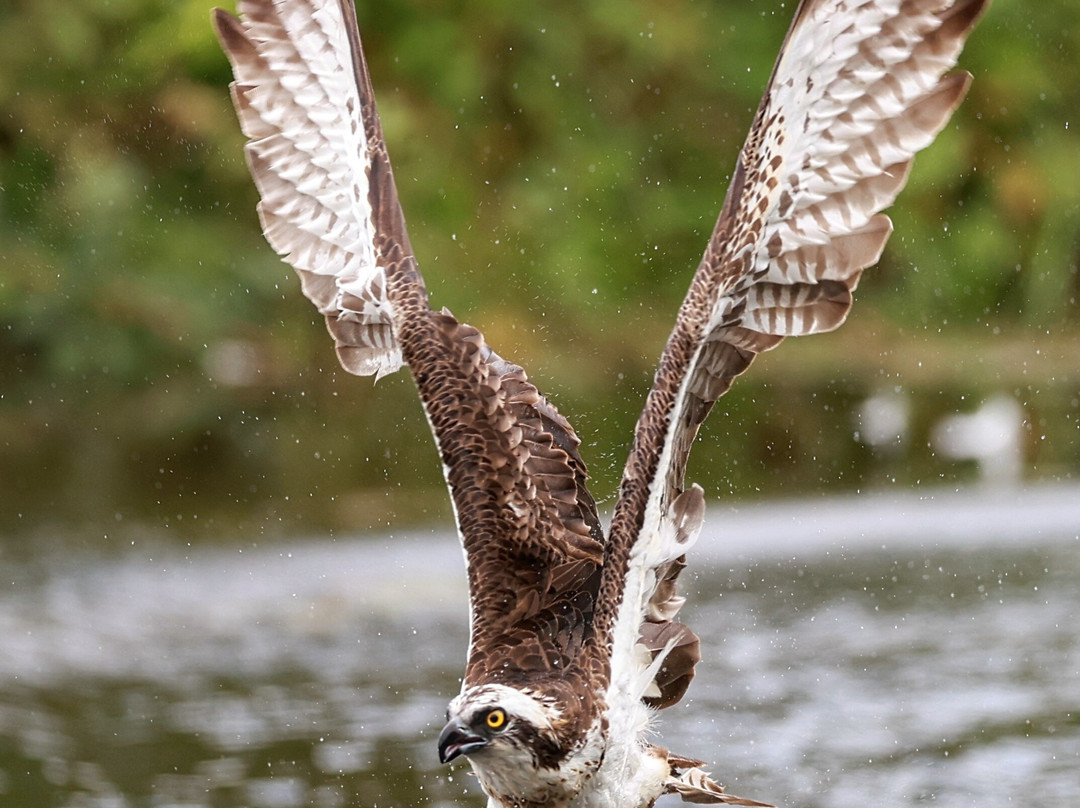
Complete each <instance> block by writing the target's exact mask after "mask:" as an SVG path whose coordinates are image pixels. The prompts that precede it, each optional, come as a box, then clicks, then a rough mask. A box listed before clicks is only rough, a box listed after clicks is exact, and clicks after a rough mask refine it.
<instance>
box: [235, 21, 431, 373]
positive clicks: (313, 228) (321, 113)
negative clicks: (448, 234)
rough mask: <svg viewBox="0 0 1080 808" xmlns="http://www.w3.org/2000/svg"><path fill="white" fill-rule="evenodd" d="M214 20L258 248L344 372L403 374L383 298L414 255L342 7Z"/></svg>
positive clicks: (351, 27)
mask: <svg viewBox="0 0 1080 808" xmlns="http://www.w3.org/2000/svg"><path fill="white" fill-rule="evenodd" d="M238 11H239V12H240V15H241V16H240V18H239V19H237V18H236V17H233V16H232V15H230V14H227V13H226V12H224V11H222V10H221V9H215V10H214V25H215V27H216V29H217V32H218V38H219V39H220V41H221V45H222V48H223V49H224V50H225V53H226V54H227V55H228V57H229V61H230V62H231V63H232V67H233V73H234V75H235V77H236V80H235V81H234V82H233V83H232V84H231V85H230V89H231V91H232V97H233V104H234V105H235V107H236V112H237V115H238V117H239V118H240V126H241V128H242V129H243V132H244V134H245V135H247V136H248V138H249V140H248V143H247V145H246V146H245V149H244V151H245V153H246V155H247V160H248V166H249V167H250V169H251V176H252V177H253V178H254V180H255V184H256V186H257V187H258V189H259V194H260V196H261V201H260V202H259V207H258V210H259V219H260V220H261V222H262V226H263V233H264V234H265V235H266V240H267V241H269V242H270V245H271V246H272V247H273V248H274V249H275V250H276V251H277V253H278V254H279V255H280V256H281V257H282V258H283V259H284V260H285V261H286V262H287V263H289V264H290V265H291V266H292V267H294V268H295V269H296V271H297V272H298V273H299V274H300V279H301V282H302V284H303V289H304V294H305V295H307V297H308V298H310V300H311V302H312V303H314V304H315V305H316V306H317V307H318V309H319V312H320V313H322V314H323V315H324V316H325V317H326V323H327V327H328V328H329V330H330V333H331V335H333V337H334V341H335V343H336V346H337V353H338V358H339V359H340V360H341V364H342V366H343V367H344V368H345V369H346V370H348V371H349V372H351V373H356V374H359V375H364V376H366V375H370V374H375V375H376V376H383V375H385V374H387V373H392V372H394V371H395V370H397V369H398V368H400V367H401V365H402V357H401V346H400V344H399V343H398V341H397V339H396V338H395V334H394V329H393V307H392V305H391V303H390V300H389V297H388V294H387V288H386V284H387V269H388V263H389V260H390V253H391V252H392V250H391V249H390V247H391V246H393V247H396V248H398V250H399V251H400V252H401V253H402V254H404V255H409V256H411V254H412V249H411V247H410V246H409V240H408V235H407V234H406V232H405V226H404V219H403V217H402V215H401V208H400V205H399V204H398V200H397V192H396V190H395V188H394V184H393V177H392V175H391V174H390V167H389V161H388V160H387V159H386V147H385V144H384V142H383V138H382V127H381V126H380V125H379V120H378V116H377V114H376V113H375V107H374V99H373V96H372V94H371V82H370V79H369V78H368V75H367V65H366V64H365V62H364V59H363V56H362V55H361V51H360V39H359V36H358V35H357V33H356V20H355V10H354V9H353V6H352V3H351V2H350V0H341V2H338V0H329V1H328V2H317V1H316V0H310V1H309V0H290V2H284V3H282V2H268V0H240V2H239V3H238Z"/></svg>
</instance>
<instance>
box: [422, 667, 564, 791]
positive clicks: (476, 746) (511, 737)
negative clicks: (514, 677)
mask: <svg viewBox="0 0 1080 808" xmlns="http://www.w3.org/2000/svg"><path fill="white" fill-rule="evenodd" d="M446 717H447V724H446V726H445V727H444V728H443V731H442V733H441V734H440V735H439V760H441V761H442V762H443V763H447V762H449V761H451V760H453V759H454V758H456V757H457V756H458V755H465V756H467V757H468V758H469V762H470V763H471V764H472V766H473V769H475V771H476V774H477V776H478V777H479V778H480V782H481V783H482V784H483V786H484V790H485V791H486V792H487V793H488V794H490V795H492V796H502V797H511V796H512V797H515V798H519V799H521V798H524V799H535V798H536V797H537V796H539V795H540V794H543V795H550V794H552V790H553V789H554V790H557V791H559V792H563V791H565V790H566V788H567V787H568V786H570V787H571V788H574V787H575V786H573V785H571V784H569V783H566V782H565V775H564V773H562V772H560V766H561V764H562V763H563V761H564V760H565V758H566V756H567V753H568V752H570V751H571V750H569V749H566V748H564V747H563V745H562V743H561V740H560V738H559V735H558V729H559V728H560V726H561V723H562V722H561V718H562V713H561V711H560V710H559V709H558V707H557V706H556V705H555V703H554V701H553V700H552V699H550V698H545V697H544V696H542V695H540V694H537V693H535V692H530V691H526V690H517V689H515V688H512V687H507V686H505V685H497V684H489V685H474V686H472V687H468V688H466V689H465V690H463V691H462V693H461V694H460V695H459V696H457V698H455V699H454V700H453V701H451V702H450V706H449V708H448V709H447V711H446Z"/></svg>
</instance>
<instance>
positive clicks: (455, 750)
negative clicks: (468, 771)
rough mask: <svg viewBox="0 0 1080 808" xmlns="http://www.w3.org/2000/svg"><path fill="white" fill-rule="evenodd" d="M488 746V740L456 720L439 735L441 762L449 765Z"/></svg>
mask: <svg viewBox="0 0 1080 808" xmlns="http://www.w3.org/2000/svg"><path fill="white" fill-rule="evenodd" d="M486 744H487V739H486V738H481V737H480V736H479V735H477V734H476V733H475V732H473V731H472V730H470V729H469V728H468V727H467V726H465V725H464V724H462V723H461V720H460V719H457V718H455V719H454V720H453V721H451V722H450V723H449V724H447V725H446V726H445V727H443V731H442V732H440V733H439V762H440V763H449V762H450V761H451V760H453V759H454V758H456V757H457V756H458V755H467V754H469V753H470V752H475V751H476V750H477V749H480V748H481V747H482V746H484V745H486Z"/></svg>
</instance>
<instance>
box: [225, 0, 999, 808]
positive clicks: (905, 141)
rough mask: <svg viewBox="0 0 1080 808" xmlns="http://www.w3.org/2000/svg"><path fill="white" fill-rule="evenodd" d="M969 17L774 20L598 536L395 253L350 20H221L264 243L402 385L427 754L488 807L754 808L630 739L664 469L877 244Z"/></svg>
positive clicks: (685, 646) (280, 15) (690, 536)
mask: <svg viewBox="0 0 1080 808" xmlns="http://www.w3.org/2000/svg"><path fill="white" fill-rule="evenodd" d="M987 2H988V0H802V2H800V3H799V5H798V7H797V8H796V10H795V16H794V20H793V22H792V23H791V27H790V29H789V30H788V33H787V36H786V38H785V40H784V43H783V46H782V48H781V50H780V56H779V59H778V60H777V63H776V66H775V68H774V69H773V72H772V75H771V77H770V78H769V81H768V84H767V86H766V89H765V95H764V98H763V100H762V101H761V105H760V107H759V108H758V111H757V114H756V116H755V117H754V120H753V124H752V126H751V129H750V134H749V137H748V138H747V140H746V143H745V144H744V146H743V148H742V150H741V152H740V153H739V156H738V161H737V163H736V166H735V172H734V175H733V177H732V180H731V184H730V187H729V189H728V192H727V197H726V199H725V200H724V203H723V207H722V209H721V211H720V216H719V220H718V221H717V223H716V228H715V230H714V231H713V233H712V236H711V238H710V239H709V242H708V245H707V246H706V248H705V253H704V257H703V258H702V259H701V263H700V264H699V266H698V268H697V271H696V272H695V273H694V276H693V279H692V281H691V283H690V289H689V291H688V293H687V295H686V297H685V299H684V301H683V303H682V305H681V307H680V308H679V311H678V315H677V317H676V320H675V326H674V329H673V331H672V333H671V336H670V338H669V340H668V342H667V345H666V347H665V348H664V351H663V354H662V356H661V358H660V362H659V366H658V368H657V370H656V376H655V380H654V383H653V386H652V389H651V390H650V391H649V394H648V397H647V399H646V401H645V405H644V409H643V411H642V413H641V416H640V420H639V421H638V423H637V427H636V429H635V431H634V436H633V443H632V446H631V449H630V454H629V457H628V459H627V461H626V466H625V470H624V472H623V476H622V482H621V484H620V489H619V496H618V500H617V503H616V505H615V509H614V513H613V516H612V520H611V524H610V527H609V529H608V530H607V531H605V530H604V528H603V526H602V525H601V521H600V519H599V517H598V515H597V508H596V505H595V503H594V501H593V498H592V496H591V495H590V493H589V490H588V487H587V485H586V471H585V464H584V462H583V461H582V457H581V453H580V446H579V443H580V442H579V440H578V437H577V435H576V434H575V433H574V430H573V429H572V428H571V426H570V423H569V421H568V420H567V419H566V418H565V417H564V416H563V415H562V414H561V413H560V412H559V411H558V410H557V409H556V408H555V406H554V405H553V404H552V403H551V402H550V401H548V399H546V398H545V397H544V396H543V395H542V394H541V393H540V391H539V390H538V389H537V388H536V386H535V385H534V383H533V382H532V381H531V380H530V379H529V377H528V376H527V375H526V373H525V371H524V370H523V369H522V368H521V367H519V366H517V365H515V364H514V363H513V362H510V361H508V360H506V359H503V358H502V357H500V356H499V355H498V354H497V353H495V351H494V350H492V348H491V347H489V346H488V344H487V343H486V342H485V340H484V337H483V335H482V334H481V333H480V331H478V330H477V329H476V328H474V327H472V326H470V325H467V324H465V323H463V322H461V321H459V320H458V319H456V318H455V317H454V316H453V315H452V314H450V312H448V311H446V310H445V309H444V310H433V309H432V308H431V307H430V306H429V304H428V295H427V292H426V290H425V287H424V281H423V278H422V277H421V275H420V271H419V269H418V267H417V259H416V257H415V256H414V255H413V250H412V248H411V246H410V244H409V237H408V234H407V232H406V228H405V219H404V216H403V214H402V211H401V207H400V204H399V201H398V193H397V189H396V188H395V185H394V175H393V172H392V171H391V168H390V160H389V157H388V156H387V146H386V142H385V140H384V138H383V131H382V127H381V125H380V122H379V116H378V113H377V112H376V107H375V97H374V94H373V91H372V84H371V77H370V75H369V73H368V66H367V63H366V61H365V58H364V54H363V51H362V49H361V45H360V35H359V33H358V29H357V24H356V16H355V9H354V7H353V0H239V17H238V18H237V17H233V16H232V15H230V14H227V13H225V12H223V11H221V10H216V11H215V14H214V22H215V25H216V28H217V32H218V35H219V37H220V40H221V43H222V46H223V47H224V49H225V52H226V53H227V54H228V57H229V60H230V61H231V63H232V67H233V71H234V75H235V81H234V82H233V83H232V85H231V89H232V98H233V101H234V103H235V106H236V110H237V113H238V115H239V118H240V124H241V127H242V129H243V131H244V133H245V134H246V135H247V137H248V138H249V140H248V142H247V145H246V155H247V159H248V163H249V165H250V168H251V173H252V176H253V177H254V180H255V184H256V185H257V186H258V190H259V192H260V195H261V202H260V204H259V216H260V219H261V222H262V228H263V232H264V233H265V235H266V238H267V240H268V241H269V242H270V244H271V246H272V247H273V248H274V249H275V250H276V251H277V252H278V253H279V254H280V255H281V256H282V257H283V258H284V260H285V261H286V262H287V263H289V264H291V265H292V266H293V267H294V268H295V269H296V271H297V272H298V273H299V274H300V278H301V281H302V285H303V291H304V294H305V295H307V297H308V298H310V299H311V301H312V302H313V303H314V304H315V305H316V306H317V307H318V309H319V311H320V312H321V313H322V314H323V315H324V316H325V318H326V323H327V326H328V328H329V331H330V334H331V335H332V337H333V339H334V342H335V344H336V347H337V355H338V358H339V359H340V361H341V364H342V365H343V366H344V368H345V369H346V370H348V371H349V372H351V373H355V374H359V375H374V376H376V377H380V376H383V375H385V374H388V373H393V372H394V371H396V370H398V369H399V368H401V367H402V366H403V365H407V366H408V368H409V370H410V371H411V373H412V376H413V378H414V379H415V382H416V386H417V388H418V390H419V393H420V398H421V400H422V402H423V406H424V409H425V411H426V413H427V417H428V419H429V421H430V424H431V429H432V431H433V433H434V436H435V440H436V443H437V444H438V450H439V453H440V455H441V458H442V462H443V466H444V470H445V474H446V481H447V484H448V486H449V489H450V494H451V499H452V501H453V505H454V511H455V516H456V520H457V527H458V532H459V534H460V538H461V543H462V545H463V548H464V553H465V559H466V565H467V569H468V580H469V601H470V604H469V605H470V639H469V648H468V655H467V663H466V668H465V675H464V678H463V681H462V686H461V692H460V693H459V694H458V696H457V697H455V698H454V699H453V700H452V701H451V702H450V706H449V710H448V711H447V719H448V720H447V724H446V726H445V729H443V731H442V733H441V735H440V736H439V740H438V748H439V756H440V758H441V760H442V761H443V762H446V761H450V760H453V759H454V758H456V757H458V756H459V755H464V756H465V757H466V758H468V760H469V762H470V763H471V764H472V767H473V769H474V770H475V772H476V774H477V776H478V778H479V781H480V784H481V786H482V787H483V790H484V792H485V793H486V794H487V795H488V800H489V801H488V806H489V808H644V807H645V806H651V805H653V804H654V803H655V801H656V800H657V799H658V798H659V797H660V796H661V795H664V794H678V795H681V796H682V798H683V799H685V800H686V801H688V802H692V803H701V804H706V803H707V804H715V803H727V804H735V805H764V804H765V803H760V802H755V801H753V800H747V799H742V798H738V797H734V796H732V795H729V794H727V793H726V792H724V790H723V789H722V788H721V787H720V786H719V785H718V784H717V783H716V782H714V781H713V780H712V779H711V778H710V776H709V775H707V774H706V773H705V772H704V771H703V770H702V769H701V768H700V765H701V764H700V763H699V762H698V761H696V760H693V759H691V758H687V757H683V756H681V755H677V754H674V753H671V752H669V751H668V750H666V749H663V748H661V747H659V746H656V745H653V744H652V743H650V742H649V741H648V740H647V732H648V730H649V727H650V725H651V724H652V723H653V721H654V718H655V715H656V713H657V711H658V710H660V709H663V708H665V707H668V706H670V705H672V704H675V703H676V702H677V701H679V699H680V698H681V697H682V695H683V694H684V692H685V691H686V688H687V685H688V684H689V683H690V679H691V677H692V676H693V673H694V666H695V664H696V663H697V662H698V660H699V658H700V657H699V649H698V640H697V637H696V636H695V635H694V634H693V632H692V631H691V630H690V629H689V628H687V627H686V626H684V625H682V624H681V623H679V622H678V621H677V620H676V617H677V615H678V612H679V609H680V607H681V606H682V604H683V600H684V599H683V598H682V597H681V596H680V595H679V594H678V592H677V578H678V576H679V573H680V571H681V570H682V569H683V567H684V566H685V558H684V557H685V555H686V553H687V551H688V550H689V549H690V547H691V545H693V543H694V541H695V540H696V539H697V537H698V533H699V531H700V529H701V525H702V518H703V513H704V497H703V493H702V490H701V488H700V487H698V486H696V485H691V486H687V485H686V484H685V482H684V469H685V466H686V460H687V455H688V453H689V451H690V446H691V444H692V442H693V440H694V437H695V435H696V434H697V431H698V428H699V426H700V425H701V423H702V421H703V420H704V419H705V417H706V415H707V414H708V412H709V410H710V409H711V408H712V406H713V404H714V403H715V402H716V400H717V399H718V398H719V397H720V396H721V395H723V394H724V392H725V391H727V389H728V388H729V387H730V385H731V383H732V381H733V380H734V378H735V377H736V376H738V375H739V374H740V373H742V372H743V371H745V370H746V369H747V367H748V366H749V364H750V362H751V361H752V360H753V358H754V357H755V355H757V354H758V353H760V352H761V351H766V350H769V349H770V348H774V347H775V346H776V345H777V344H778V343H779V342H780V341H781V340H782V339H783V338H784V337H787V336H798V335H805V334H814V333H817V332H822V331H829V330H831V329H834V328H836V327H837V326H839V325H840V323H841V322H842V321H843V320H844V319H845V317H846V315H847V313H848V310H849V308H850V306H851V300H852V291H853V290H854V289H855V286H856V284H857V282H858V280H859V276H860V274H861V273H862V271H863V269H865V268H866V267H868V266H870V265H872V264H874V263H875V262H876V261H877V259H878V257H879V255H880V254H881V251H882V249H883V246H884V244H885V241H886V239H887V238H888V236H889V233H890V232H891V230H892V224H891V222H890V220H889V219H888V218H887V217H886V216H884V215H882V214H881V213H880V211H881V210H882V209H883V208H885V207H886V206H888V205H890V204H891V203H892V201H893V199H894V198H895V197H896V195H897V193H898V192H899V191H900V189H901V187H902V186H903V185H904V182H905V179H906V178H907V175H908V170H909V168H910V166H911V161H912V158H913V155H914V154H915V153H916V152H917V151H919V150H920V149H922V148H924V147H925V146H927V145H928V144H929V143H930V142H931V141H932V140H933V139H934V137H935V135H936V134H937V133H938V132H939V131H940V130H941V129H942V127H944V126H945V124H946V122H947V121H948V120H949V117H950V115H951V114H952V112H953V110H954V109H956V107H957V106H958V105H959V103H960V101H961V99H962V97H963V95H964V93H965V91H966V89H967V87H968V84H969V81H970V78H971V77H970V75H969V74H967V73H965V72H959V71H958V72H949V71H950V70H951V69H952V68H953V66H954V65H955V63H956V60H957V57H958V55H959V53H960V50H961V48H962V47H963V44H964V41H965V39H966V38H967V35H968V34H969V33H970V31H971V29H972V27H973V26H974V24H975V22H976V20H977V18H978V17H979V16H980V14H981V13H982V11H983V10H984V7H985V6H986V5H987Z"/></svg>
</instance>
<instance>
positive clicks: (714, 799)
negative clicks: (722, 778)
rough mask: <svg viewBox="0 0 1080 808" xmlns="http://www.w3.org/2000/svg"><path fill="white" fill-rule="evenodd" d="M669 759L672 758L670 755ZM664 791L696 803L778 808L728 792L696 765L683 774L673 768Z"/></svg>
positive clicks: (684, 800) (685, 800)
mask: <svg viewBox="0 0 1080 808" xmlns="http://www.w3.org/2000/svg"><path fill="white" fill-rule="evenodd" d="M669 760H671V757H670V756H669ZM664 793H665V794H678V795H679V796H680V797H682V800H683V802H689V803H693V804H694V805H750V806H756V808H776V806H774V805H772V804H771V803H768V802H758V801H757V800H749V799H746V798H745V797H736V796H735V795H734V794H728V793H726V792H725V791H724V787H723V786H721V785H720V784H719V783H717V782H716V781H715V780H713V779H712V778H711V777H709V775H708V773H707V772H705V771H703V770H702V769H699V768H697V767H696V766H695V767H694V768H691V769H687V770H686V771H684V772H683V773H682V774H676V772H675V771H674V770H673V771H672V775H671V777H670V778H668V781H667V783H665V784H664Z"/></svg>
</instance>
